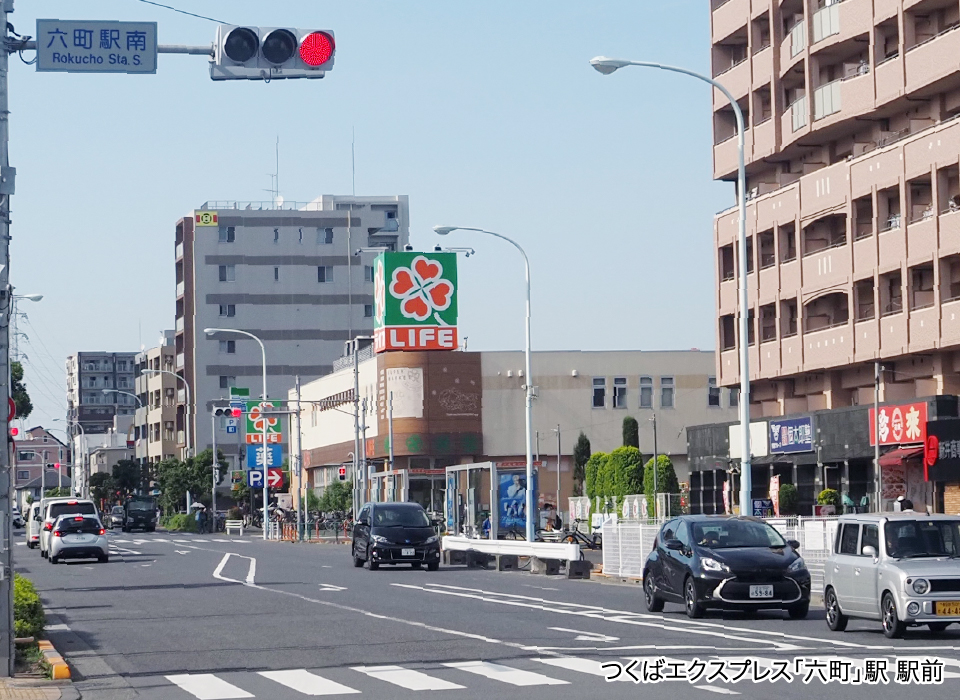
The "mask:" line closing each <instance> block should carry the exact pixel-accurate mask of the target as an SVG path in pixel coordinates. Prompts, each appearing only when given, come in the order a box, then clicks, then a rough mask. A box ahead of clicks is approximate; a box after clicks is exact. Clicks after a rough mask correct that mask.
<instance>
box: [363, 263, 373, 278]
mask: <svg viewBox="0 0 960 700" xmlns="http://www.w3.org/2000/svg"><path fill="white" fill-rule="evenodd" d="M363 281H364V282H373V265H364V266H363Z"/></svg>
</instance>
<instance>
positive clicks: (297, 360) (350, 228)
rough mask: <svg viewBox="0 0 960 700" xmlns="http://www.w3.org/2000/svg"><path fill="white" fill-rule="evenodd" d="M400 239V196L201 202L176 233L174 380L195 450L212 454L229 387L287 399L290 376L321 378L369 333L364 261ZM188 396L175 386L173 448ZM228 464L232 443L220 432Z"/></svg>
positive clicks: (403, 204) (369, 281)
mask: <svg viewBox="0 0 960 700" xmlns="http://www.w3.org/2000/svg"><path fill="white" fill-rule="evenodd" d="M408 239H409V207H408V201H407V197H406V196H387V197H353V196H334V195H323V196H321V197H318V198H317V199H315V200H313V201H312V202H308V203H302V204H301V203H289V202H288V203H282V204H279V205H277V204H276V203H273V202H264V203H261V202H255V203H242V202H207V203H206V204H204V205H203V206H202V207H201V208H200V209H198V210H196V211H194V212H192V213H191V214H190V215H189V216H186V217H184V218H183V219H181V220H180V221H178V222H177V224H176V239H175V248H176V280H177V292H176V336H175V351H176V353H175V371H176V372H177V373H179V374H180V375H181V376H182V377H183V378H184V379H185V381H186V383H187V384H188V385H189V388H190V391H191V393H192V404H193V406H192V408H191V409H190V412H189V420H190V425H191V430H190V432H191V433H192V435H193V436H195V439H194V440H193V442H194V447H195V451H196V452H199V451H201V450H203V449H205V448H206V447H209V446H210V445H211V438H212V428H211V419H210V418H209V416H210V411H211V408H212V405H213V402H214V401H215V400H217V399H220V398H226V397H229V394H230V389H231V388H233V387H238V388H246V389H249V391H250V396H251V397H258V396H260V395H261V394H262V379H261V377H262V371H263V370H262V365H263V362H262V355H261V349H260V345H259V343H258V342H257V341H256V340H254V339H252V338H250V337H249V336H246V335H243V334H238V333H229V332H221V333H217V334H215V335H211V336H207V335H206V334H205V333H204V329H206V328H227V329H239V330H243V331H246V332H248V333H252V334H253V335H255V336H256V337H257V338H259V339H260V340H261V341H262V342H263V344H264V352H265V354H266V364H267V392H268V393H269V394H270V395H271V396H272V397H275V398H276V397H285V396H286V394H287V391H288V390H289V389H290V388H292V387H293V386H294V384H295V381H296V377H297V376H299V377H300V380H301V382H308V381H310V380H312V379H315V378H317V377H319V376H321V375H323V374H326V373H328V372H330V371H331V368H332V365H333V362H334V360H336V359H337V358H338V357H339V356H340V351H341V348H342V347H343V343H344V341H346V340H347V339H349V338H352V337H354V336H357V335H370V334H372V331H373V267H372V265H373V259H374V257H375V255H376V252H375V251H374V252H359V254H358V251H360V250H361V249H369V248H378V249H382V248H387V249H392V250H395V249H398V248H401V247H402V246H404V245H406V243H407V241H408ZM186 391H187V390H186V389H185V388H184V386H183V384H182V383H181V384H180V385H179V386H178V387H177V396H178V404H179V405H178V409H177V418H176V430H177V439H178V442H179V443H180V444H181V445H182V444H183V442H184V440H185V439H186V434H185V433H186V431H185V425H186V424H185V415H184V414H185V408H186V398H187V397H186ZM217 429H218V431H220V432H221V433H222V434H218V439H217V443H218V446H219V447H220V449H221V450H222V451H223V452H224V454H225V456H226V458H227V459H228V461H231V462H233V461H235V460H236V457H237V455H238V454H239V453H240V447H241V445H239V443H238V442H237V440H236V436H235V435H228V434H227V433H226V431H225V425H220V426H218V428H217Z"/></svg>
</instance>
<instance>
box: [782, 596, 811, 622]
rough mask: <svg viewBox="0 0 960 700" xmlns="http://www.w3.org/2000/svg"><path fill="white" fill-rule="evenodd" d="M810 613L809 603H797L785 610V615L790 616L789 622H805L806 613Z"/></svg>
mask: <svg viewBox="0 0 960 700" xmlns="http://www.w3.org/2000/svg"><path fill="white" fill-rule="evenodd" d="M809 612H810V601H809V600H808V601H806V602H805V603H797V604H796V605H791V606H790V607H789V608H787V615H789V616H790V619H791V620H806V619H807V613H809Z"/></svg>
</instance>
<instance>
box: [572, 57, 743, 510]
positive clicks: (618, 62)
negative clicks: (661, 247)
mask: <svg viewBox="0 0 960 700" xmlns="http://www.w3.org/2000/svg"><path fill="white" fill-rule="evenodd" d="M590 65H591V66H593V67H594V68H595V69H596V70H597V71H599V72H600V73H603V74H604V75H610V74H611V73H613V72H614V71H615V70H617V69H618V68H623V67H625V66H641V67H644V68H659V69H660V70H666V71H672V72H674V73H683V74H684V75H689V76H691V77H693V78H697V79H698V80H702V81H704V82H705V83H710V85H712V86H713V87H715V88H717V90H719V91H720V92H722V93H723V95H724V97H726V98H727V100H729V101H730V106H731V107H733V113H734V116H735V117H736V120H737V147H738V148H737V155H738V159H739V162H738V165H737V205H738V210H739V216H740V236H739V240H740V251H739V255H738V258H739V260H738V266H739V270H738V273H739V278H738V285H739V289H738V291H739V296H740V447H741V451H742V456H741V458H740V465H741V468H740V514H741V515H750V514H751V511H752V508H751V502H750V496H751V494H750V492H751V490H752V487H753V483H752V482H753V479H752V474H751V471H750V463H751V455H750V371H749V364H750V362H749V353H748V345H747V342H748V340H749V338H750V335H749V329H748V325H747V324H748V313H747V306H748V305H749V299H748V297H747V191H746V190H747V176H746V169H745V167H744V156H743V130H744V127H743V112H742V111H741V110H740V105H739V104H737V101H736V100H735V99H734V97H733V95H731V94H730V91H729V90H727V89H726V88H725V87H724V86H723V85H721V84H720V83H718V82H717V81H716V80H713V79H712V78H708V77H707V76H705V75H701V74H700V73H695V72H694V71H690V70H687V69H686V68H677V67H676V66H665V65H662V64H660V63H650V62H648V61H626V60H623V59H618V58H607V57H606V56H597V57H596V58H592V59H590Z"/></svg>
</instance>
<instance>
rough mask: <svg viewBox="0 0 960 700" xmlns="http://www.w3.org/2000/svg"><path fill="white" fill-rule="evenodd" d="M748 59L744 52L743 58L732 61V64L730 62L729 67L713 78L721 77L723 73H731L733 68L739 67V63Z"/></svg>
mask: <svg viewBox="0 0 960 700" xmlns="http://www.w3.org/2000/svg"><path fill="white" fill-rule="evenodd" d="M744 49H746V47H744ZM748 58H749V55H747V53H746V50H744V55H743V56H741V57H739V58H736V59H734V60H733V62H732V63H731V64H730V65H729V66H727V67H726V68H724V69H723V70H721V71H720V72H719V73H717V74H716V75H715V76H713V77H714V78H717V77H719V76H721V75H723V74H724V73H729V72H730V71H732V70H733V69H734V68H736V67H737V66H739V65H740V64H741V63H743V62H745V61H746V60H747V59H748Z"/></svg>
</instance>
